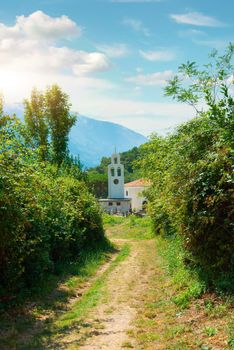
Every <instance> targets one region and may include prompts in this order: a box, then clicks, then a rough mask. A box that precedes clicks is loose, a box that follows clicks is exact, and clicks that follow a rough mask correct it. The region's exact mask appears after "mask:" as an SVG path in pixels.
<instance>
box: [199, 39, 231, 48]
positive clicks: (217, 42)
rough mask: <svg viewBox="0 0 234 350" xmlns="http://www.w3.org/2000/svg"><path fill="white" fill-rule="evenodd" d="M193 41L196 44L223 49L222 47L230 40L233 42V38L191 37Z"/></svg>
mask: <svg viewBox="0 0 234 350" xmlns="http://www.w3.org/2000/svg"><path fill="white" fill-rule="evenodd" d="M193 42H194V43H195V44H197V45H202V46H207V47H210V48H215V49H223V48H226V47H227V46H228V44H229V43H230V42H233V40H228V39H227V38H225V39H203V40H198V39H193Z"/></svg>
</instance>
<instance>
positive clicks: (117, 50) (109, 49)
mask: <svg viewBox="0 0 234 350" xmlns="http://www.w3.org/2000/svg"><path fill="white" fill-rule="evenodd" d="M96 48H97V49H98V50H99V51H101V52H104V53H105V54H106V55H107V56H109V57H124V56H127V55H128V54H129V52H130V51H129V49H128V47H127V45H126V44H121V43H120V44H113V45H106V44H100V45H97V46H96Z"/></svg>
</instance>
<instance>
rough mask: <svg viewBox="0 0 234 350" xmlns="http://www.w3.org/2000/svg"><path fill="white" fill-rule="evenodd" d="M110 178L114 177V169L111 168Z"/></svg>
mask: <svg viewBox="0 0 234 350" xmlns="http://www.w3.org/2000/svg"><path fill="white" fill-rule="evenodd" d="M111 176H115V169H114V168H111Z"/></svg>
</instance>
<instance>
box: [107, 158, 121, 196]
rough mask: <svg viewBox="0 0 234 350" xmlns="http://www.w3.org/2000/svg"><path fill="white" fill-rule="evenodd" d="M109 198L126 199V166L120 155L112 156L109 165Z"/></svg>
mask: <svg viewBox="0 0 234 350" xmlns="http://www.w3.org/2000/svg"><path fill="white" fill-rule="evenodd" d="M108 198H117V199H118V198H119V199H122V198H124V166H123V164H121V163H120V155H119V153H116V152H115V153H114V154H112V157H111V164H109V165H108Z"/></svg>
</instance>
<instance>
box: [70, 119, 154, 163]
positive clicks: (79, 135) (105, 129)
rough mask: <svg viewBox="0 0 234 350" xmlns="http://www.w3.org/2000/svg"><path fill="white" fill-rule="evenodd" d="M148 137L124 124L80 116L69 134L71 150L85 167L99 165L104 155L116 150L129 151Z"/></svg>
mask: <svg viewBox="0 0 234 350" xmlns="http://www.w3.org/2000/svg"><path fill="white" fill-rule="evenodd" d="M146 141H147V138H146V137H145V136H143V135H141V134H138V133H136V132H135V131H133V130H130V129H128V128H125V127H124V126H122V125H119V124H115V123H111V122H106V121H101V120H96V119H92V118H88V117H85V116H81V115H79V116H78V119H77V122H76V124H75V125H74V126H73V128H72V129H71V132H70V135H69V150H70V152H71V154H72V155H74V156H77V155H79V157H80V161H81V163H82V164H83V165H84V166H85V167H94V166H97V165H98V164H99V163H100V161H101V158H102V157H109V156H111V154H112V153H113V152H114V151H115V148H116V150H117V151H118V152H124V151H128V150H130V149H131V148H133V147H135V146H140V145H141V144H142V143H145V142H146Z"/></svg>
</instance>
